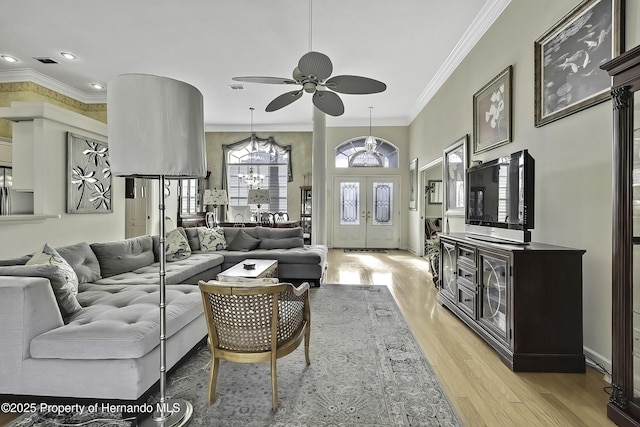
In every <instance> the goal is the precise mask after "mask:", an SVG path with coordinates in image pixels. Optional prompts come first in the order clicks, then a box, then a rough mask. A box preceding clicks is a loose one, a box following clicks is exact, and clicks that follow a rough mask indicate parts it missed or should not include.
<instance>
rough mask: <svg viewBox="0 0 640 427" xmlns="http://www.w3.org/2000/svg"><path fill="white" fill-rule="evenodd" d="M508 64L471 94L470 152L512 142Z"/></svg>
mask: <svg viewBox="0 0 640 427" xmlns="http://www.w3.org/2000/svg"><path fill="white" fill-rule="evenodd" d="M511 68H512V67H511V65H509V66H508V67H507V68H505V69H504V70H502V71H501V72H500V74H498V75H497V76H495V77H494V78H493V79H492V80H491V81H490V82H489V83H487V84H486V85H484V87H483V88H482V89H480V90H479V91H478V92H476V93H475V94H474V95H473V153H474V154H476V153H480V152H482V151H487V150H491V149H492V148H495V147H497V146H499V145H502V144H506V143H508V142H511Z"/></svg>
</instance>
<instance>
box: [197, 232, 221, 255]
mask: <svg viewBox="0 0 640 427" xmlns="http://www.w3.org/2000/svg"><path fill="white" fill-rule="evenodd" d="M198 239H199V240H200V249H201V250H202V251H204V252H210V251H221V250H223V249H226V247H227V240H226V239H225V238H224V230H223V229H222V228H220V227H216V228H206V227H198Z"/></svg>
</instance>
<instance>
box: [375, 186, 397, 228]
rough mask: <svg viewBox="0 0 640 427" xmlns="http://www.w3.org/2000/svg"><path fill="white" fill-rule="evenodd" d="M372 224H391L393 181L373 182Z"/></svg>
mask: <svg viewBox="0 0 640 427" xmlns="http://www.w3.org/2000/svg"><path fill="white" fill-rule="evenodd" d="M372 205H373V206H372V210H373V215H372V218H371V220H372V224H373V225H382V226H392V225H393V182H374V183H373V200H372Z"/></svg>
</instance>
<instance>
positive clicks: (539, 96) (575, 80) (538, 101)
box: [534, 0, 624, 126]
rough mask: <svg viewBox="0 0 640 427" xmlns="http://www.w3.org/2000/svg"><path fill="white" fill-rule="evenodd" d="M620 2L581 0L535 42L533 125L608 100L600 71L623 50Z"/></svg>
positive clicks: (607, 79) (604, 77)
mask: <svg viewBox="0 0 640 427" xmlns="http://www.w3.org/2000/svg"><path fill="white" fill-rule="evenodd" d="M622 1H623V0H585V1H583V2H582V3H580V4H579V5H578V6H577V7H576V8H575V9H573V10H572V11H571V12H569V14H567V15H566V16H565V17H564V18H562V19H561V20H560V21H559V22H558V23H556V24H555V25H554V26H553V27H552V28H550V29H549V30H548V31H547V32H546V33H545V34H544V35H542V37H540V38H539V39H538V40H536V41H535V44H534V51H535V61H534V62H535V96H534V99H535V125H536V126H543V125H546V124H547V123H550V122H552V121H554V120H558V119H561V118H563V117H566V116H568V115H570V114H573V113H575V112H577V111H580V110H584V109H585V108H588V107H591V106H592V105H595V104H598V103H600V102H602V101H605V100H607V99H609V98H610V96H611V94H610V88H611V78H610V77H609V75H608V74H607V72H606V71H604V70H601V69H600V65H602V64H603V63H604V62H606V61H608V60H610V59H612V58H614V57H616V56H618V55H619V54H620V52H621V51H622V49H623V48H624V40H623V34H622V31H621V28H622V25H621V23H622V22H623V16H621V15H622V11H623V9H622V7H621V4H622Z"/></svg>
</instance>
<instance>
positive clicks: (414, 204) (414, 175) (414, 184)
mask: <svg viewBox="0 0 640 427" xmlns="http://www.w3.org/2000/svg"><path fill="white" fill-rule="evenodd" d="M409 210H412V211H415V210H418V159H417V158H415V159H413V160H411V161H410V162H409Z"/></svg>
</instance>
